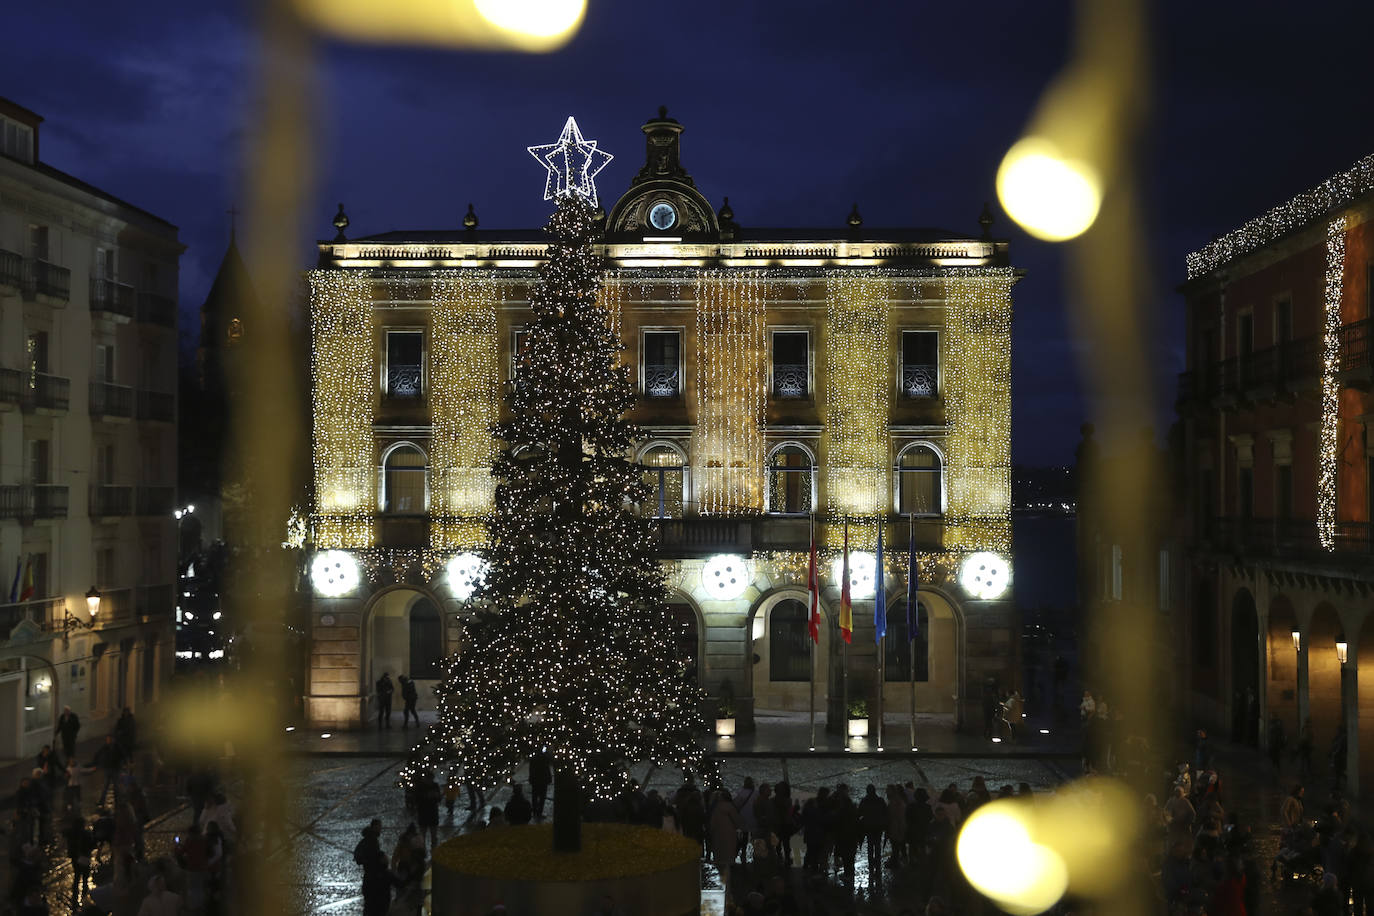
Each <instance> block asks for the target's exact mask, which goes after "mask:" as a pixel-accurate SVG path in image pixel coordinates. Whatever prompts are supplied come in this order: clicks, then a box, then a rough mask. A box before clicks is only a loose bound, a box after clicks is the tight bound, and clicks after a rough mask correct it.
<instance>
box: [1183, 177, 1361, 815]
mask: <svg viewBox="0 0 1374 916" xmlns="http://www.w3.org/2000/svg"><path fill="white" fill-rule="evenodd" d="M1372 216H1374V156H1371V157H1369V158H1366V159H1364V160H1362V161H1360V162H1359V163H1356V164H1355V165H1354V166H1353V167H1352V168H1350V169H1349V170H1347V171H1345V172H1342V173H1340V174H1338V175H1334V176H1332V177H1331V178H1330V179H1329V180H1328V181H1326V182H1324V183H1323V184H1322V185H1320V186H1319V187H1317V188H1313V189H1312V190H1310V191H1307V192H1305V193H1303V194H1300V195H1298V196H1297V197H1295V198H1293V199H1292V200H1290V201H1288V202H1287V203H1285V204H1282V205H1281V206H1279V207H1276V208H1274V209H1273V210H1271V211H1269V212H1268V213H1266V214H1264V215H1262V216H1259V217H1256V218H1255V219H1253V220H1251V221H1250V222H1248V223H1246V224H1245V225H1244V226H1242V227H1240V228H1239V229H1236V230H1235V231H1233V232H1230V233H1228V234H1226V235H1224V236H1222V237H1220V238H1218V239H1217V240H1215V241H1214V242H1212V243H1211V244H1209V245H1207V246H1206V247H1205V248H1203V249H1202V250H1200V251H1197V252H1194V253H1193V254H1190V255H1189V256H1188V261H1187V268H1188V280H1187V282H1186V283H1185V284H1184V286H1183V288H1182V292H1183V295H1184V298H1185V301H1186V306H1185V307H1186V315H1187V372H1185V373H1184V374H1183V376H1182V378H1181V379H1180V386H1179V399H1178V406H1179V413H1180V416H1181V420H1182V428H1183V443H1182V444H1183V454H1184V467H1185V477H1186V496H1187V498H1186V512H1187V518H1186V520H1185V530H1184V531H1183V532H1182V537H1183V540H1184V542H1185V544H1186V547H1187V549H1186V555H1187V558H1188V559H1187V562H1186V563H1185V564H1182V566H1181V568H1180V570H1179V573H1180V575H1179V578H1178V581H1177V582H1176V584H1175V588H1176V591H1177V596H1178V608H1179V611H1180V612H1181V613H1180V623H1181V626H1180V627H1179V632H1180V636H1181V637H1182V644H1183V645H1184V646H1185V647H1186V651H1187V653H1188V657H1187V662H1188V664H1187V665H1186V670H1188V671H1189V682H1188V684H1187V687H1186V699H1187V701H1188V704H1187V705H1188V707H1189V709H1190V710H1191V712H1192V714H1193V715H1194V716H1195V718H1196V719H1197V721H1198V722H1199V723H1200V724H1206V725H1211V726H1213V727H1215V728H1219V729H1222V730H1223V731H1225V732H1228V733H1231V734H1233V735H1234V736H1235V737H1237V738H1238V739H1240V740H1243V741H1248V742H1252V743H1256V742H1260V741H1262V740H1264V739H1265V738H1266V737H1267V734H1268V732H1269V730H1270V724H1269V723H1270V721H1271V717H1277V720H1278V721H1279V722H1280V723H1281V724H1282V727H1283V729H1284V732H1285V734H1286V736H1287V739H1288V742H1289V744H1290V745H1291V744H1292V743H1293V742H1294V740H1295V739H1296V737H1297V734H1298V731H1299V729H1300V728H1301V726H1302V723H1303V722H1304V721H1306V720H1309V719H1310V721H1311V727H1312V734H1313V737H1314V741H1315V746H1316V754H1315V756H1316V759H1317V760H1319V761H1324V760H1325V758H1326V754H1327V752H1328V749H1329V748H1330V747H1331V744H1332V741H1333V739H1334V738H1335V736H1336V733H1337V730H1338V728H1339V727H1341V726H1342V725H1343V726H1344V727H1345V729H1346V731H1347V733H1348V751H1347V759H1348V772H1349V778H1350V781H1351V785H1352V787H1356V788H1358V786H1359V784H1360V782H1361V781H1362V779H1363V781H1366V782H1367V781H1368V780H1369V779H1370V778H1371V776H1372V775H1374V627H1371V626H1370V620H1371V617H1374V614H1371V610H1374V540H1372V539H1371V527H1370V520H1371V498H1372V497H1371V494H1372V493H1374V486H1371V485H1372V484H1374V458H1371V455H1374V452H1372V451H1371V446H1372V445H1374V423H1371V417H1372V416H1374V397H1372V396H1371V394H1370V383H1371V359H1370V329H1371V298H1372V297H1374V221H1372V220H1371V217H1372Z"/></svg>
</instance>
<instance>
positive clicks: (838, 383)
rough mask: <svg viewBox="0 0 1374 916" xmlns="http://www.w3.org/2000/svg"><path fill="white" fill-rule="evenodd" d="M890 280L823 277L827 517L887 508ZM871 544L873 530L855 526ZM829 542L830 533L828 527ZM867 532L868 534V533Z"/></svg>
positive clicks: (859, 274) (859, 275) (855, 274)
mask: <svg viewBox="0 0 1374 916" xmlns="http://www.w3.org/2000/svg"><path fill="white" fill-rule="evenodd" d="M890 286H891V281H890V280H888V279H887V278H886V277H882V276H880V275H877V274H874V273H872V272H869V271H849V270H847V271H832V272H828V273H827V274H826V278H825V333H824V336H823V338H822V343H823V344H824V347H825V431H824V432H823V433H822V438H821V454H822V459H821V460H822V462H823V464H824V467H825V471H826V485H825V493H826V504H827V508H828V511H829V513H830V514H831V516H844V515H865V516H877V515H882V514H886V512H887V494H888V478H889V477H890V474H889V471H888V435H887V424H888V415H889V412H890V410H891V404H892V388H893V384H894V382H893V377H892V374H891V369H892V361H891V357H890V349H891V348H890V345H889V340H890V336H891V335H890V333H889V328H888V312H889V307H888V291H889V288H890ZM854 533H855V534H856V535H857V537H858V540H857V541H855V542H854V543H853V544H851V546H859V547H865V548H867V547H871V546H872V544H871V543H868V541H870V540H871V541H875V542H876V539H877V529H876V528H875V529H873V530H872V531H869V530H868V529H867V527H862V528H859V529H856V530H855V532H854ZM830 534H831V540H833V539H834V535H835V532H834V531H831V532H830ZM869 535H872V537H871V538H870V537H869ZM832 546H834V545H833V544H832Z"/></svg>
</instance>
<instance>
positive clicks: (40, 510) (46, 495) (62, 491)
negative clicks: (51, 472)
mask: <svg viewBox="0 0 1374 916" xmlns="http://www.w3.org/2000/svg"><path fill="white" fill-rule="evenodd" d="M33 516H34V518H66V517H67V488H66V487H61V486H57V485H55V484H47V483H41V484H35V485H34V486H33Z"/></svg>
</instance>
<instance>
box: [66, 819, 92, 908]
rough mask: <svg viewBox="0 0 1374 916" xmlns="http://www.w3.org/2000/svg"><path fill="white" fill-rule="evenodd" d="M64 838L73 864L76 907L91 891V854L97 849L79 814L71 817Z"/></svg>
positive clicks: (73, 893) (74, 901)
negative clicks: (87, 892)
mask: <svg viewBox="0 0 1374 916" xmlns="http://www.w3.org/2000/svg"><path fill="white" fill-rule="evenodd" d="M64 836H65V838H66V840H67V857H68V858H69V859H71V862H72V904H73V906H75V905H77V904H79V903H80V902H81V899H82V898H83V897H85V896H86V891H88V890H89V889H90V885H91V853H92V852H93V851H94V849H95V841H94V840H93V839H92V838H91V831H90V830H89V829H87V827H86V820H85V818H83V817H82V816H81V814H80V813H79V812H78V813H75V814H73V815H72V816H71V820H70V821H69V822H68V823H67V829H66V830H65V831H64Z"/></svg>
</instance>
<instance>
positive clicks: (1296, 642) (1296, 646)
mask: <svg viewBox="0 0 1374 916" xmlns="http://www.w3.org/2000/svg"><path fill="white" fill-rule="evenodd" d="M1293 651H1294V652H1301V651H1302V631H1301V630H1299V629H1298V628H1297V627H1294V628H1293Z"/></svg>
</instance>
